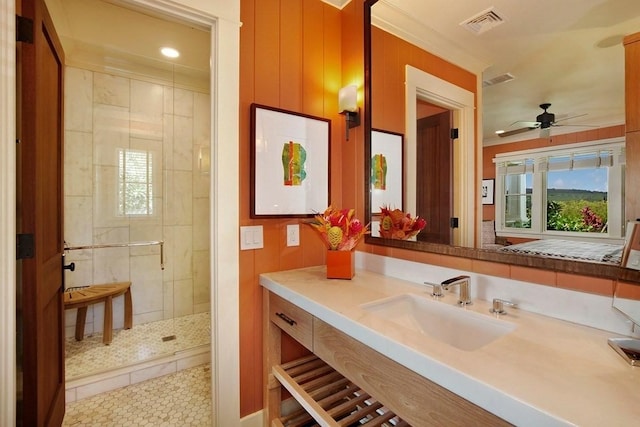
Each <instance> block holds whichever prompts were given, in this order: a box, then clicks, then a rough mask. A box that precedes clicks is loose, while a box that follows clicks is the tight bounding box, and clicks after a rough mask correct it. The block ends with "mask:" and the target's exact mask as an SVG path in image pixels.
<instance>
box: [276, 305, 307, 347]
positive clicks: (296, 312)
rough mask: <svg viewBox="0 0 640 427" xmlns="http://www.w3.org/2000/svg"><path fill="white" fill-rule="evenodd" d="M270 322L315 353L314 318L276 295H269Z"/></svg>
mask: <svg viewBox="0 0 640 427" xmlns="http://www.w3.org/2000/svg"><path fill="white" fill-rule="evenodd" d="M269 320H271V321H272V322H273V323H275V324H276V325H277V326H278V327H279V328H280V329H282V330H283V331H284V332H285V333H287V334H288V335H290V336H291V337H293V338H295V339H296V340H297V341H298V342H299V343H300V344H302V345H303V346H305V347H306V348H307V349H309V350H311V351H313V316H312V315H311V314H309V313H307V312H306V311H304V310H302V309H301V308H300V307H298V306H296V305H294V304H291V303H290V302H289V301H287V300H285V299H283V298H281V297H279V296H278V295H276V294H273V293H269Z"/></svg>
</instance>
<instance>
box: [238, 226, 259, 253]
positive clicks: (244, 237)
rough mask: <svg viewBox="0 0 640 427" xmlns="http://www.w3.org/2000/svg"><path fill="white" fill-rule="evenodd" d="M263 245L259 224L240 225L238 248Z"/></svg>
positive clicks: (244, 248)
mask: <svg viewBox="0 0 640 427" xmlns="http://www.w3.org/2000/svg"><path fill="white" fill-rule="evenodd" d="M263 247H264V242H263V234H262V226H261V225H253V226H245V227H240V250H243V251H245V250H248V249H261V248H263Z"/></svg>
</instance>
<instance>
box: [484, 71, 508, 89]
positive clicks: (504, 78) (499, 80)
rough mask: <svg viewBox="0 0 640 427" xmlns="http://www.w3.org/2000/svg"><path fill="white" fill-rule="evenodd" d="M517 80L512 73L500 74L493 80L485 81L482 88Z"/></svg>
mask: <svg viewBox="0 0 640 427" xmlns="http://www.w3.org/2000/svg"><path fill="white" fill-rule="evenodd" d="M513 79H515V77H514V75H513V74H511V73H504V74H500V75H499V76H495V77H493V78H491V79H487V80H483V81H482V87H487V86H493V85H497V84H498V83H505V82H510V81H511V80H513Z"/></svg>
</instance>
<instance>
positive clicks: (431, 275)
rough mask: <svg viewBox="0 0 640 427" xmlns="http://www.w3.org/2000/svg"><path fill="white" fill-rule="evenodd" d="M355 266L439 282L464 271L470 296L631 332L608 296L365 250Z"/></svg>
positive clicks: (581, 322)
mask: <svg viewBox="0 0 640 427" xmlns="http://www.w3.org/2000/svg"><path fill="white" fill-rule="evenodd" d="M356 267H357V268H362V269H365V270H369V271H372V272H375V273H379V274H384V275H387V276H391V277H395V278H398V279H403V280H407V281H409V282H414V283H418V284H422V283H424V282H425V281H426V282H432V283H440V282H442V281H443V280H445V279H448V278H450V277H453V276H457V275H460V274H467V275H469V276H471V296H472V299H473V298H478V299H482V300H485V301H492V300H493V298H501V299H505V300H508V301H513V302H515V303H517V304H518V307H519V309H520V310H526V311H530V312H534V313H539V314H543V315H545V316H550V317H554V318H557V319H562V320H566V321H569V322H573V323H577V324H582V325H586V326H590V327H593V328H598V329H602V330H605V331H611V332H614V333H618V334H623V335H631V334H632V330H631V326H632V323H631V322H630V321H629V320H628V319H627V318H626V317H625V316H624V315H622V314H621V313H620V312H619V311H618V310H616V309H615V308H613V307H612V302H613V301H612V298H611V297H610V296H605V295H597V294H591V293H587V292H577V291H572V290H569V289H563V288H558V287H553V286H545V285H540V284H536V283H530V282H525V281H520V280H514V279H507V278H503V277H496V276H491V275H488V274H479V273H475V272H469V271H465V270H457V269H454V268H447V267H440V266H437V265H431V264H423V263H418V262H412V261H407V260H402V259H398V258H391V257H386V256H380V255H374V254H369V253H365V252H356ZM427 290H429V291H430V288H427V287H426V286H425V293H426V292H427ZM639 304H640V302H639ZM514 310H515V309H514Z"/></svg>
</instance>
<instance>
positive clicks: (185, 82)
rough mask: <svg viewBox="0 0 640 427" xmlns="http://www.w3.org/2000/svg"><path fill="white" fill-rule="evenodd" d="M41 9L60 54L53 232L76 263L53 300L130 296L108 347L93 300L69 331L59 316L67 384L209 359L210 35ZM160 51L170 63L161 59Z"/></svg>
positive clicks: (116, 312)
mask: <svg viewBox="0 0 640 427" xmlns="http://www.w3.org/2000/svg"><path fill="white" fill-rule="evenodd" d="M54 3H56V4H58V5H59V6H61V7H60V8H59V10H60V11H62V12H60V13H59V14H53V20H54V24H55V25H56V26H57V28H59V30H58V31H59V33H60V34H61V39H62V41H63V45H64V47H65V51H66V52H68V54H67V58H66V64H65V65H66V67H65V71H66V79H65V120H64V123H65V156H64V158H65V168H64V171H65V172H64V182H65V185H64V201H65V215H64V218H65V236H64V238H65V247H66V250H65V252H66V259H67V262H73V264H74V266H75V269H74V271H67V272H66V273H65V276H66V292H72V293H74V292H75V293H82V292H86V291H87V290H88V289H87V288H86V287H87V286H93V287H95V286H96V285H103V284H112V283H122V282H125V283H129V282H130V283H131V287H130V289H131V295H132V300H133V313H132V316H133V328H132V329H131V330H125V329H123V326H124V324H123V322H124V317H125V316H124V304H123V301H124V298H115V299H114V301H113V313H112V318H113V328H114V332H113V340H112V341H111V342H110V343H109V345H105V344H106V341H104V339H103V337H104V336H105V332H108V331H104V330H103V325H106V322H104V317H105V312H104V308H103V305H102V304H93V305H90V306H89V307H88V308H87V312H86V314H84V316H85V323H84V328H82V327H81V328H79V329H78V328H76V326H77V322H78V323H79V322H82V319H81V318H80V317H78V316H77V315H76V310H75V309H71V310H67V311H66V319H65V324H66V336H67V338H66V349H67V357H66V378H67V381H73V380H74V379H77V378H85V381H86V377H87V376H89V375H94V374H97V373H104V372H105V371H111V370H114V369H118V368H123V367H125V366H130V365H135V364H139V363H141V362H144V361H147V360H149V359H156V358H159V357H162V356H166V355H172V354H176V353H179V352H181V351H185V350H187V349H190V348H193V347H204V348H205V349H206V351H208V347H209V337H210V331H211V328H210V324H209V319H210V292H209V289H210V274H209V258H210V248H209V240H208V239H207V236H208V235H209V217H210V211H209V205H210V203H209V194H210V190H209V188H210V185H209V182H210V179H209V178H210V168H209V167H210V163H209V158H210V156H209V153H210V146H211V145H210V131H209V130H210V128H211V126H210V117H211V114H210V108H209V106H210V104H211V102H210V89H209V82H210V76H209V60H208V58H209V52H210V50H211V48H210V40H211V36H210V34H209V28H207V27H205V26H201V25H196V24H194V23H192V22H185V21H182V20H178V19H177V18H175V17H167V16H164V15H161V14H159V13H157V12H155V11H153V10H149V9H141V8H139V7H136V9H135V10H134V9H132V8H131V5H129V4H126V3H116V4H114V3H112V2H109V1H102V0H57V1H55V2H54ZM54 10H55V9H54ZM58 26H59V27H58ZM100 27H103V28H109V31H95V29H96V28H100ZM162 47H173V48H176V49H178V50H180V51H181V52H180V56H179V57H177V58H164V57H161V56H160V48H162ZM65 296H67V295H65ZM80 324H81V323H80ZM74 335H75V338H74ZM78 335H80V336H79V337H78ZM103 341H104V342H103Z"/></svg>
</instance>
